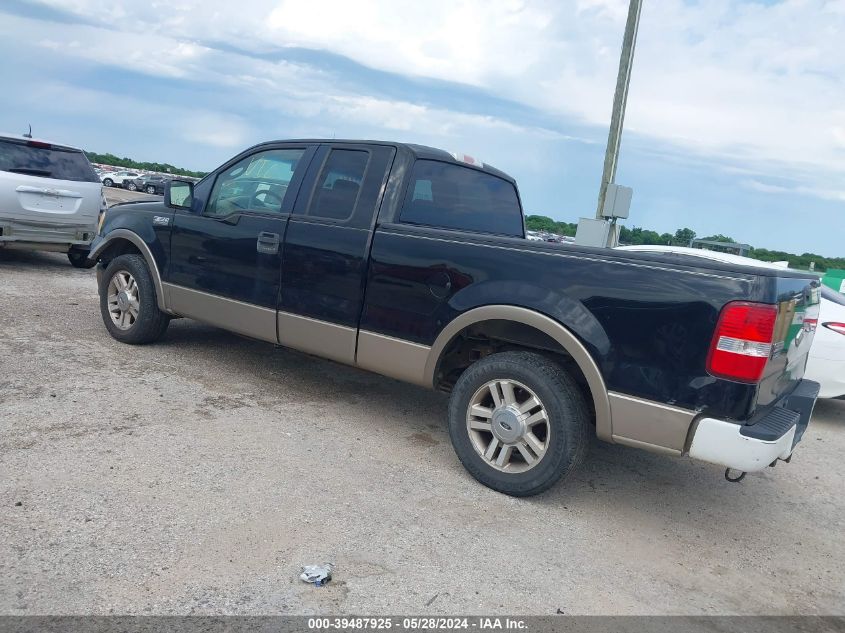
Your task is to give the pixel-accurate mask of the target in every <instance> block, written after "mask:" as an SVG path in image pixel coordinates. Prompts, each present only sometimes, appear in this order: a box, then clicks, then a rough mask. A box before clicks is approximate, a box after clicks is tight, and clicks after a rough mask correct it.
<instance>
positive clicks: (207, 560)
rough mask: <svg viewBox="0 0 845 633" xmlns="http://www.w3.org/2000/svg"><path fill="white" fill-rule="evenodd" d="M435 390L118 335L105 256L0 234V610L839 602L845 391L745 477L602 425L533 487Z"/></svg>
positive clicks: (252, 348)
mask: <svg viewBox="0 0 845 633" xmlns="http://www.w3.org/2000/svg"><path fill="white" fill-rule="evenodd" d="M445 409H446V400H445V398H444V397H443V396H442V395H438V394H434V393H429V392H426V391H423V390H421V389H417V388H414V387H410V386H407V385H404V384H400V383H398V382H394V381H392V380H388V379H384V378H380V377H378V376H375V375H372V374H367V373H364V372H361V371H357V370H354V369H350V368H347V367H342V366H340V365H336V364H333V363H330V362H326V361H322V360H318V359H315V358H311V357H308V356H305V355H302V354H298V353H295V352H291V351H286V350H283V349H274V348H273V347H272V346H270V345H267V344H263V343H258V342H252V341H248V340H245V339H242V338H239V337H237V336H234V335H231V334H227V333H225V332H222V331H220V330H216V329H214V328H210V327H206V326H204V325H200V324H197V323H195V322H191V321H187V320H178V321H175V322H173V324H172V325H171V327H170V330H169V332H168V334H167V336H166V337H165V339H164V340H163V341H162V342H160V343H159V344H156V345H152V346H148V347H128V346H125V345H121V344H119V343H117V342H116V341H114V340H112V339H111V338H110V337H109V336H108V335H107V334H106V332H105V329H104V328H103V325H102V323H101V321H100V315H99V311H98V305H97V294H96V284H95V280H94V273H93V271H81V270H75V269H73V268H71V267H70V265H69V264H68V262H67V260H66V258H65V257H64V256H63V255H56V254H33V253H22V252H7V253H3V252H0V507H2V511H0V613H2V614H35V613H92V612H93V613H144V614H146V613H320V612H335V611H343V612H354V613H371V614H372V613H379V612H381V613H385V612H387V613H449V612H472V613H514V614H554V613H556V612H557V610H558V609H560V610H561V611H563V612H565V613H570V614H573V613H593V614H595V613H615V614H643V613H675V614H714V613H720V614H728V613H730V614H734V613H742V614H753V613H773V614H797V613H802V614H843V613H845V567H843V565H842V561H843V560H845V539H843V538H842V535H843V533H845V524H843V518H845V498H843V496H844V495H843V490H845V486H843V475H842V471H843V466H842V460H843V457H842V456H843V454H845V402H822V403H820V404H819V405H818V407H817V412H816V415H815V419H814V421H813V423H812V424H811V426H810V428H809V430H808V431H807V434H806V435H805V440H804V443H803V445H802V446H801V448H800V449H799V450H798V451H797V452H796V456H795V459H793V462H792V464H790V465H786V464H781V465H779V466H778V467H777V468H775V469H768V470H767V471H766V472H764V473H761V474H757V475H749V476H748V478H747V479H746V480H745V481H744V482H743V483H741V484H730V483H727V482H726V481H725V480H724V479H723V478H722V470H721V469H720V468H718V467H716V466H709V465H706V464H701V463H696V462H693V461H691V460H689V459H680V458H679V459H673V458H666V457H662V456H657V455H652V454H649V453H645V452H641V451H637V450H635V449H630V448H625V447H621V446H611V445H607V444H601V443H598V442H595V443H594V444H593V446H592V447H591V454H590V456H589V459H588V463H587V465H586V467H585V468H583V469H582V470H581V471H580V472H578V474H577V475H576V476H575V477H574V478H573V479H572V480H570V481H569V482H568V483H567V484H565V485H561V486H558V487H556V488H554V489H553V490H552V491H550V492H549V493H546V494H545V495H543V496H541V497H537V498H533V499H527V500H517V499H511V498H508V497H505V496H502V495H500V494H497V493H495V492H492V491H490V490H488V489H486V488H484V487H482V486H481V485H479V484H477V483H476V482H475V481H474V480H473V479H472V478H470V476H469V475H467V474H466V473H465V471H464V470H463V468H462V467H461V466H460V464H459V463H458V461H457V459H456V458H455V455H454V454H453V452H452V449H451V447H450V445H449V440H448V435H447V433H446V430H445V427H444V415H445ZM322 561H332V562H334V563H336V565H337V573H336V580H335V581H334V582H333V583H332V584H331V585H329V586H328V587H325V588H321V589H317V588H315V587H312V586H308V585H305V584H304V583H302V582H300V581H299V580H298V579H297V574H298V572H299V567H300V565H302V564H308V563H314V562H322Z"/></svg>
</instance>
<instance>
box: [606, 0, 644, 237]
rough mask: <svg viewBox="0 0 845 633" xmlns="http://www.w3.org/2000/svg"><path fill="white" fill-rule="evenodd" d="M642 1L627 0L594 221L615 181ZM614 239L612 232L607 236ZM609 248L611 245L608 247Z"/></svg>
mask: <svg viewBox="0 0 845 633" xmlns="http://www.w3.org/2000/svg"><path fill="white" fill-rule="evenodd" d="M641 9H642V0H631V3H630V5H629V6H628V21H627V22H626V24H625V36H624V38H623V40H622V55H621V56H620V58H619V74H618V75H617V77H616V93H615V94H614V96H613V113H612V114H611V116H610V131H609V132H608V135H607V151H606V152H605V155H604V172H603V173H602V176H601V186H600V187H599V200H598V206H597V207H596V217H597V218H601V217H602V209H603V208H604V201H605V197H606V196H607V186H608V185H609V184H611V183H613V182H615V181H616V165H617V163H618V161H619V143H620V142H621V140H622V124H623V122H624V120H625V104H626V103H627V101H628V85H629V84H630V83H631V67H632V65H633V63H634V47H635V46H636V44H637V29H638V28H639V25H640V10H641ZM611 235H612V236H614V237H612V238H611V239H614V238H615V235H616V234H615V232H611ZM608 246H613V244H608Z"/></svg>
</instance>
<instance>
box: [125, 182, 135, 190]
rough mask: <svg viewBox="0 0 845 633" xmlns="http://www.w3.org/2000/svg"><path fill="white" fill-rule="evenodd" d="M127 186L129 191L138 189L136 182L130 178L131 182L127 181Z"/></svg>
mask: <svg viewBox="0 0 845 633" xmlns="http://www.w3.org/2000/svg"><path fill="white" fill-rule="evenodd" d="M126 188H127V189H128V190H129V191H137V190H138V185H136V184H135V183H134V182H132V181H131V180H130V181H129V182H127V183H126Z"/></svg>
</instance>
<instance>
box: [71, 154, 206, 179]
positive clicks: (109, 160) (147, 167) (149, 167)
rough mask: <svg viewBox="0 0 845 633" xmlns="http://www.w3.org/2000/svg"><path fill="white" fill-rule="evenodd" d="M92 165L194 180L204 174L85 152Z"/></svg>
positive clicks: (171, 166)
mask: <svg viewBox="0 0 845 633" xmlns="http://www.w3.org/2000/svg"><path fill="white" fill-rule="evenodd" d="M85 155H86V156H87V157H88V160H90V161H91V162H92V163H99V164H101V165H112V166H114V167H125V168H128V169H142V170H144V171H155V172H159V173H164V174H173V175H175V176H192V177H194V178H202V177H203V176H205V172H202V171H191V170H190V169H184V168H182V167H174V166H173V165H171V164H170V163H149V162H139V161H137V160H132V159H131V158H126V157H123V158H119V157H117V156H115V155H114V154H109V153H106V154H98V153H97V152H85Z"/></svg>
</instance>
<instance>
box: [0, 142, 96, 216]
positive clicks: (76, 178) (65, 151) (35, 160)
mask: <svg viewBox="0 0 845 633" xmlns="http://www.w3.org/2000/svg"><path fill="white" fill-rule="evenodd" d="M101 191H102V183H100V179H99V178H98V177H97V174H96V173H95V172H94V169H93V168H92V167H91V163H89V162H88V159H87V158H86V157H85V154H83V153H82V152H81V151H80V150H78V149H74V148H69V147H64V146H61V145H54V144H51V143H46V142H43V141H35V140H32V139H25V138H5V137H3V138H0V219H2V220H3V224H5V225H9V226H8V228H9V229H10V231H12V232H16V229H15V227H16V226H17V227H19V228H20V229H21V230H22V231H23V232H27V231H28V230H29V229H30V228H32V229H42V228H60V229H61V228H64V229H71V228H86V229H88V228H91V227H93V226H95V225H96V222H97V214H98V213H99V210H100V199H101Z"/></svg>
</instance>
